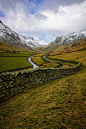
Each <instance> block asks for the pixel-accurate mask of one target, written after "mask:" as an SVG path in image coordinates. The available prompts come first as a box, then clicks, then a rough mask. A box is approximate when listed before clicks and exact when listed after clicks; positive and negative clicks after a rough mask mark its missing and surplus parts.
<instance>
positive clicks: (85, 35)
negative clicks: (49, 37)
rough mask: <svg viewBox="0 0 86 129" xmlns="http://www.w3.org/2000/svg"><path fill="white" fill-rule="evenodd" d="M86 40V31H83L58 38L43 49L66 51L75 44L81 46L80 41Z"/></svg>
mask: <svg viewBox="0 0 86 129" xmlns="http://www.w3.org/2000/svg"><path fill="white" fill-rule="evenodd" d="M85 39H86V30H83V31H80V32H77V33H75V32H74V33H71V34H68V35H65V36H60V37H57V38H56V39H55V40H54V41H52V42H51V43H50V44H48V45H47V46H45V47H44V48H43V51H56V50H61V49H65V48H67V47H68V46H70V44H73V43H76V44H77V43H78V44H77V45H79V44H80V41H82V40H85ZM77 45H75V46H77ZM71 46H72V45H71Z"/></svg>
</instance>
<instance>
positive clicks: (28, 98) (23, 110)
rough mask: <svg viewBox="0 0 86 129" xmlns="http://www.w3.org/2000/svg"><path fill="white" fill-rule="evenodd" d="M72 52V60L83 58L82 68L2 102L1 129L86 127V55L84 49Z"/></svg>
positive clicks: (0, 107)
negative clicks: (80, 51)
mask: <svg viewBox="0 0 86 129" xmlns="http://www.w3.org/2000/svg"><path fill="white" fill-rule="evenodd" d="M71 54H73V53H69V55H68V53H67V55H66V56H68V59H69V60H71V59H75V60H77V61H82V64H83V66H82V69H81V70H80V71H79V72H77V73H76V74H73V75H70V76H66V77H64V78H60V79H56V80H51V81H49V82H46V83H44V84H42V85H38V86H36V87H34V86H33V87H31V88H30V89H25V90H24V92H23V93H20V94H17V95H16V96H14V97H12V98H10V99H9V100H7V101H5V102H3V103H1V104H0V129H21V128H22V129H85V128H86V57H85V55H84V54H85V53H84V51H83V52H82V54H81V53H79V52H78V51H77V53H76V54H75V53H74V55H71ZM79 56H80V58H78V59H77V57H79ZM63 57H64V55H62V56H61V57H60V58H62V59H63ZM40 76H42V75H40Z"/></svg>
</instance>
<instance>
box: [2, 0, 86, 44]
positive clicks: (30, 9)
mask: <svg viewBox="0 0 86 129" xmlns="http://www.w3.org/2000/svg"><path fill="white" fill-rule="evenodd" d="M0 19H1V20H2V22H3V23H4V24H6V25H7V26H9V27H10V28H11V29H12V30H14V31H16V32H17V33H19V34H22V35H26V36H28V37H34V38H36V39H42V40H46V41H49V42H50V41H52V40H54V39H55V38H56V37H58V36H60V35H64V34H68V33H71V32H77V31H80V30H84V29H86V0H0Z"/></svg>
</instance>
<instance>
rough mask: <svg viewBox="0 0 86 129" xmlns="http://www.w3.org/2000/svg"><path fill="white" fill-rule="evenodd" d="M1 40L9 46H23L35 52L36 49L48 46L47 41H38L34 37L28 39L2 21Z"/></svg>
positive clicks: (0, 27)
mask: <svg viewBox="0 0 86 129" xmlns="http://www.w3.org/2000/svg"><path fill="white" fill-rule="evenodd" d="M0 40H1V41H2V42H5V43H7V44H9V45H14V46H21V47H22V48H25V49H29V50H32V51H34V48H37V47H42V46H45V45H47V44H48V43H47V42H46V41H42V40H36V39H34V38H33V37H26V36H23V35H20V34H18V33H16V32H15V31H13V30H11V29H10V28H9V27H8V26H6V25H5V24H3V22H2V21H0Z"/></svg>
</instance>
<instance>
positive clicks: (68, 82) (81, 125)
mask: <svg viewBox="0 0 86 129" xmlns="http://www.w3.org/2000/svg"><path fill="white" fill-rule="evenodd" d="M0 24H1V26H0V27H1V30H0V31H1V34H0V98H1V101H0V102H1V103H0V129H21V128H22V129H34V128H35V129H85V128H86V37H85V35H86V30H84V31H81V32H79V33H73V34H69V35H66V36H62V37H57V38H56V39H55V40H54V41H52V42H51V43H50V44H46V43H44V44H40V43H42V41H40V42H38V40H35V39H34V38H33V37H25V36H20V35H18V34H17V33H16V32H14V31H12V30H11V29H10V28H9V27H7V26H5V25H4V24H3V23H2V22H0ZM3 28H4V29H3ZM8 30H9V31H8ZM20 37H21V38H20ZM21 39H22V40H21ZM71 41H72V42H71ZM45 44H46V45H45ZM38 46H39V47H38ZM33 55H34V56H33ZM28 58H29V61H28ZM31 61H32V62H33V63H35V64H36V65H37V66H38V68H36V69H33V66H32V64H31V63H30V62H31Z"/></svg>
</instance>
